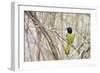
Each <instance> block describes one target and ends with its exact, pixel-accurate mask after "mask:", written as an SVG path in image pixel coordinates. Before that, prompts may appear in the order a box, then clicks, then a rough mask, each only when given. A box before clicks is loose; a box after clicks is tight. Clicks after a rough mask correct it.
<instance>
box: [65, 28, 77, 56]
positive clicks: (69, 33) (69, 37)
mask: <svg viewBox="0 0 100 73" xmlns="http://www.w3.org/2000/svg"><path fill="white" fill-rule="evenodd" d="M72 32H73V31H72V28H71V27H68V28H67V33H66V42H67V43H66V45H65V47H64V51H65V54H66V55H68V54H69V52H70V48H71V45H72V43H73V42H74V37H75V35H74V34H73V33H72Z"/></svg>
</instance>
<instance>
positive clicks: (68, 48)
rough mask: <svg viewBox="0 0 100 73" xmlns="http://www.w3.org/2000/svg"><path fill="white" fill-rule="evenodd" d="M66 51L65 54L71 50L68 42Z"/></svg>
mask: <svg viewBox="0 0 100 73" xmlns="http://www.w3.org/2000/svg"><path fill="white" fill-rule="evenodd" d="M64 51H65V54H66V55H68V54H69V51H70V45H69V44H66V45H65V47H64Z"/></svg>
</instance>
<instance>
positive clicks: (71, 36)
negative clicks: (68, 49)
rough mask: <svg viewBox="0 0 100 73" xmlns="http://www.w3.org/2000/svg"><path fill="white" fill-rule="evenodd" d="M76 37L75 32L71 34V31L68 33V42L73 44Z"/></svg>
mask: <svg viewBox="0 0 100 73" xmlns="http://www.w3.org/2000/svg"><path fill="white" fill-rule="evenodd" d="M74 38H75V36H74V34H69V33H67V34H66V40H67V43H69V44H72V43H73V41H74Z"/></svg>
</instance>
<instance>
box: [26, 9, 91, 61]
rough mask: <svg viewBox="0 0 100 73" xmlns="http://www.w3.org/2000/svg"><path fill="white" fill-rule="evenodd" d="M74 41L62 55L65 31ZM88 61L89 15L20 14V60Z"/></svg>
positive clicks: (59, 13)
mask: <svg viewBox="0 0 100 73" xmlns="http://www.w3.org/2000/svg"><path fill="white" fill-rule="evenodd" d="M68 26H71V27H72V29H73V33H74V34H75V39H74V42H73V44H72V45H71V50H70V53H69V55H68V56H67V55H66V54H65V53H64V46H65V44H66V42H67V41H66V36H65V35H66V30H65V29H66V28H67V27H68ZM88 58H90V14H80V13H62V12H35V11H24V61H25V62H28V61H40V60H64V59H88Z"/></svg>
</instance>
